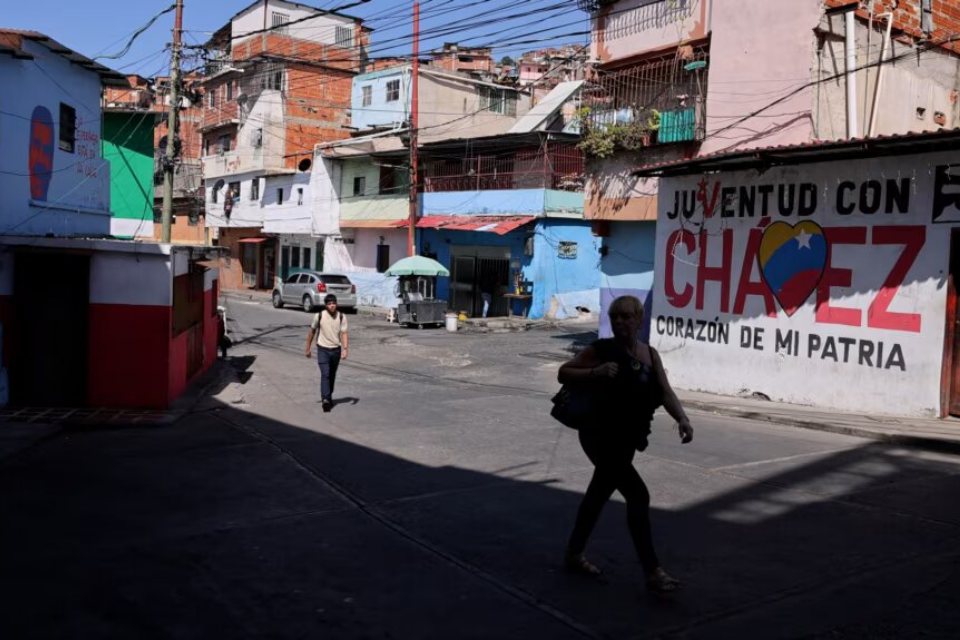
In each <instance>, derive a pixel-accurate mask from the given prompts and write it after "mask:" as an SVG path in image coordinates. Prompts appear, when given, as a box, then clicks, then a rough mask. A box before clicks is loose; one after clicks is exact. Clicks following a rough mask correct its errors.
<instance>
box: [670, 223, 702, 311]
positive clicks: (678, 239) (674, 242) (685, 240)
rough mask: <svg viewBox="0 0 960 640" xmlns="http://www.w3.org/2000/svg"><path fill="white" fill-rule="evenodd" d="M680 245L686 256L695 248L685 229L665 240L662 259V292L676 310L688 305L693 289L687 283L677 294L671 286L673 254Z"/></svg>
mask: <svg viewBox="0 0 960 640" xmlns="http://www.w3.org/2000/svg"><path fill="white" fill-rule="evenodd" d="M680 244H682V245H683V246H684V247H686V249H687V254H688V255H689V254H691V253H693V249H694V247H695V246H696V242H695V240H694V237H693V234H692V233H691V232H689V231H687V230H686V229H677V230H676V231H674V232H673V233H671V234H670V237H669V238H667V244H666V246H665V247H664V249H665V251H666V256H665V257H664V274H663V275H664V280H663V292H664V294H665V295H666V296H667V302H669V303H670V304H671V305H673V306H674V307H677V308H678V309H682V308H683V307H685V306H687V305H688V304H690V298H692V297H693V287H692V286H690V283H689V282H688V283H687V284H685V285H684V287H683V292H682V293H678V292H677V288H676V287H675V286H673V261H674V259H675V258H676V256H675V255H674V252H675V251H676V250H677V246H678V245H680Z"/></svg>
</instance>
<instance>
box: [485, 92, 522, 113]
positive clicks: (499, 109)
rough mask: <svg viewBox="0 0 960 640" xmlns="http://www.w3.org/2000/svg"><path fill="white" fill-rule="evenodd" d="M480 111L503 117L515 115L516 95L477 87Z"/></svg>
mask: <svg viewBox="0 0 960 640" xmlns="http://www.w3.org/2000/svg"><path fill="white" fill-rule="evenodd" d="M477 94H478V96H479V97H480V109H481V110H484V111H489V112H490V113H499V114H502V115H505V116H515V115H517V94H516V93H515V92H513V91H509V90H507V89H494V88H493V87H477Z"/></svg>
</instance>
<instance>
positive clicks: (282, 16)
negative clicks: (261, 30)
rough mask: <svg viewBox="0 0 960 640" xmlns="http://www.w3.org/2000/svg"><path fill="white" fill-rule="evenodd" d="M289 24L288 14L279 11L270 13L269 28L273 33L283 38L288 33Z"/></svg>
mask: <svg viewBox="0 0 960 640" xmlns="http://www.w3.org/2000/svg"><path fill="white" fill-rule="evenodd" d="M288 22H290V14H288V13H280V12H279V11H271V12H270V26H271V27H273V32H274V33H277V34H279V35H282V36H285V35H287V33H288V27H287V26H286V25H287V23H288Z"/></svg>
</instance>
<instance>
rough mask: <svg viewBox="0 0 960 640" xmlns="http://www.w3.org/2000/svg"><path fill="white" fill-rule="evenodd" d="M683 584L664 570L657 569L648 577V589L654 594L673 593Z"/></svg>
mask: <svg viewBox="0 0 960 640" xmlns="http://www.w3.org/2000/svg"><path fill="white" fill-rule="evenodd" d="M681 585H682V583H681V582H680V581H679V580H677V579H676V578H674V577H673V576H671V575H670V574H669V573H667V572H666V571H664V570H663V569H657V570H656V571H654V572H653V575H650V576H648V577H647V589H649V590H650V591H651V592H653V593H658V594H662V593H673V592H674V591H676V590H677V589H679V588H680V587H681Z"/></svg>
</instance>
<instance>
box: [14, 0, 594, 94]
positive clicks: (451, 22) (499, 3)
mask: <svg viewBox="0 0 960 640" xmlns="http://www.w3.org/2000/svg"><path fill="white" fill-rule="evenodd" d="M354 1H355V0H341V1H339V2H337V1H334V2H330V1H327V0H315V1H313V2H310V1H308V2H303V3H302V4H308V5H311V6H315V7H318V8H322V9H337V8H339V7H343V6H344V5H346V4H353V2H354ZM172 4H173V0H81V1H79V2H64V1H63V0H30V1H29V2H16V3H7V6H5V7H4V10H3V17H2V18H0V21H2V22H0V26H2V27H8V28H11V27H12V28H19V29H32V30H34V31H39V32H41V33H44V34H46V35H48V36H50V37H51V38H54V39H55V40H58V41H60V42H62V43H63V44H65V45H66V46H68V47H70V48H72V49H74V50H76V51H78V52H80V53H82V54H83V55H86V56H88V57H94V56H100V55H111V54H117V53H119V52H121V51H122V50H123V49H124V47H125V46H126V44H127V41H128V40H129V38H130V36H131V35H132V34H133V33H134V32H135V31H136V30H137V29H139V28H140V27H142V26H144V25H145V24H146V23H147V22H149V21H150V19H151V18H152V17H154V16H155V15H156V14H158V13H160V12H161V11H163V10H164V9H166V8H167V7H169V6H171V5H172ZM250 4H251V2H250V0H185V1H184V14H183V16H184V31H185V33H184V42H185V43H186V44H188V45H199V44H202V43H204V42H205V41H206V40H207V39H208V38H209V36H210V34H211V32H213V31H214V30H216V29H218V28H219V27H221V26H223V25H224V24H226V23H227V21H228V20H229V19H230V17H231V16H233V15H234V14H235V13H237V12H238V11H240V10H242V9H244V8H245V7H247V6H249V5H250ZM412 6H413V4H412V0H410V1H399V0H369V1H368V2H365V3H363V4H361V5H359V6H354V7H350V8H347V9H344V11H343V12H344V13H347V14H349V15H353V16H357V17H360V18H363V19H364V20H365V24H366V25H367V26H369V27H372V28H373V29H374V32H373V35H372V38H371V47H370V48H371V55H373V56H383V55H402V54H409V53H410V46H411V39H410V34H411V24H410V22H411V21H410V16H411V15H412ZM420 11H421V23H420V29H421V32H422V33H423V37H422V40H421V44H420V49H421V51H426V50H429V49H431V48H439V47H440V46H441V45H442V44H443V42H460V43H462V44H464V45H470V46H481V45H487V44H493V45H494V55H495V57H496V59H497V60H499V59H500V58H501V57H503V56H505V55H509V56H512V57H517V56H518V55H519V54H520V53H522V52H523V51H528V50H532V49H539V48H543V47H546V46H555V45H558V44H564V43H572V44H584V43H586V42H587V41H588V36H587V35H584V34H583V33H582V32H584V31H588V30H589V22H588V19H587V14H585V13H584V12H582V11H580V10H579V9H577V3H576V2H573V1H572V0H567V1H565V2H563V1H560V0H421V9H420ZM172 28H173V12H170V13H167V14H165V15H163V16H161V17H160V18H159V19H158V20H157V21H156V23H154V24H153V26H152V27H151V28H150V29H149V30H147V31H146V32H144V33H143V34H141V35H140V36H139V37H138V38H137V39H136V41H135V42H134V43H133V45H132V47H131V48H130V51H129V52H128V53H127V54H126V55H124V56H123V57H122V58H120V59H116V60H113V59H98V62H100V63H101V64H104V65H106V66H108V67H111V68H114V69H117V70H119V71H122V72H124V73H138V74H140V75H144V76H152V75H157V74H161V73H165V72H166V69H167V64H168V62H169V61H168V58H169V54H168V53H167V52H165V51H164V46H165V44H166V43H167V42H169V41H170V39H171V31H172ZM445 31H446V32H445ZM188 64H189V63H188Z"/></svg>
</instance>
